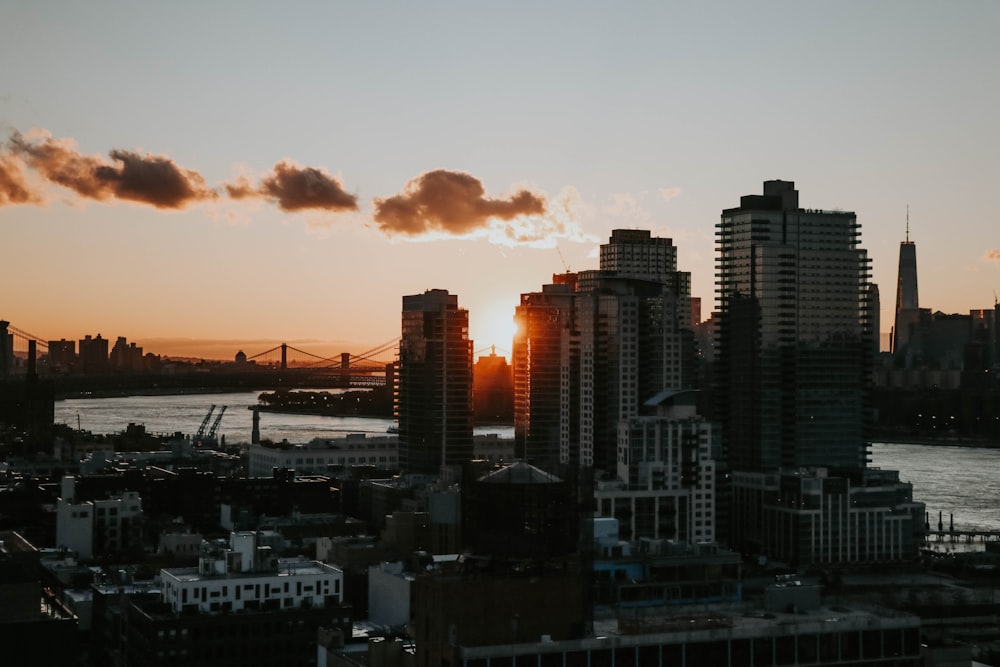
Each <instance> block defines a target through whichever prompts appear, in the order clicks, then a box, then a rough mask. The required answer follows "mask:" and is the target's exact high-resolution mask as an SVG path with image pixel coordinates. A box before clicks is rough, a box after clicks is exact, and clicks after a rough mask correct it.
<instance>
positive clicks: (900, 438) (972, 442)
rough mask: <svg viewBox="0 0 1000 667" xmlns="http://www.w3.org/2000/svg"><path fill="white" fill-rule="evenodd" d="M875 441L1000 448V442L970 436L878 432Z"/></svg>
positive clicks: (896, 443)
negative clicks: (932, 435) (930, 435)
mask: <svg viewBox="0 0 1000 667" xmlns="http://www.w3.org/2000/svg"><path fill="white" fill-rule="evenodd" d="M871 439H872V441H873V442H888V443H892V444H895V445H927V446H931V447H972V448H978V449H1000V442H998V441H996V440H991V439H989V438H969V437H963V436H947V437H928V436H905V435H890V434H878V435H874V436H872V438H871Z"/></svg>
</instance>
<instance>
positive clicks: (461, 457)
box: [395, 289, 472, 474]
mask: <svg viewBox="0 0 1000 667" xmlns="http://www.w3.org/2000/svg"><path fill="white" fill-rule="evenodd" d="M396 382H397V389H396V395H395V401H396V417H397V419H398V421H399V446H400V466H401V468H402V469H403V470H404V471H405V472H409V473H418V474H439V473H441V472H442V471H443V470H444V469H445V468H451V469H454V468H456V467H458V466H460V465H461V464H463V463H464V462H466V461H468V460H470V459H471V458H472V341H471V340H469V311H468V310H465V309H464V308H459V307H458V297H457V296H456V295H454V294H449V293H448V291H447V290H440V289H435V290H428V291H426V292H424V293H423V294H416V295H412V296H404V297H403V317H402V337H401V339H400V342H399V373H398V376H397V379H396Z"/></svg>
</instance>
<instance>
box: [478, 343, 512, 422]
mask: <svg viewBox="0 0 1000 667" xmlns="http://www.w3.org/2000/svg"><path fill="white" fill-rule="evenodd" d="M472 400H473V416H474V418H475V421H476V423H479V424H502V423H508V422H510V420H511V419H513V417H514V376H513V374H512V373H511V367H510V365H509V364H508V363H507V359H506V358H505V357H501V356H497V354H496V350H495V349H494V350H491V351H490V354H489V356H482V357H479V359H477V360H476V365H475V367H473V369H472Z"/></svg>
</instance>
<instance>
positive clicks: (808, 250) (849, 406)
mask: <svg viewBox="0 0 1000 667" xmlns="http://www.w3.org/2000/svg"><path fill="white" fill-rule="evenodd" d="M860 236H861V231H860V225H859V224H858V222H857V218H856V216H855V214H854V213H851V212H846V211H839V210H838V211H822V210H817V209H805V208H801V207H800V206H799V196H798V191H797V190H796V189H795V185H794V183H792V182H790V181H766V182H765V183H764V194H763V195H747V196H745V197H742V198H741V199H740V206H739V207H737V208H731V209H726V210H724V211H723V212H722V217H721V221H720V222H719V224H718V227H717V229H716V238H717V239H718V244H717V247H718V251H719V255H718V258H717V274H716V275H717V277H716V280H717V292H718V299H719V302H718V312H719V317H718V319H719V323H718V339H717V341H718V345H717V350H716V353H717V356H716V361H715V366H716V384H715V387H714V392H713V393H714V399H715V402H716V410H717V413H716V416H717V418H718V421H719V422H720V423H721V427H722V439H723V448H724V452H725V457H726V463H727V464H728V468H729V472H730V474H731V481H732V483H731V486H729V488H724V489H722V490H721V491H720V497H725V498H728V499H729V504H728V507H723V512H725V513H726V518H725V519H724V520H723V521H721V522H720V524H722V525H726V526H728V527H729V531H730V532H729V535H728V539H729V544H730V546H731V547H733V548H734V549H737V550H740V551H743V552H744V553H761V554H764V555H767V556H769V557H772V558H781V559H785V560H786V561H788V562H790V563H791V564H792V565H796V566H797V565H810V564H816V563H842V564H851V563H866V562H872V561H901V560H910V559H913V558H915V557H916V555H917V547H918V545H919V543H920V536H921V535H922V531H923V521H922V517H923V506H922V504H920V503H915V502H913V499H912V489H911V488H909V485H905V484H901V483H900V482H899V480H898V476H897V477H896V478H891V477H887V474H889V473H891V472H892V471H878V470H868V469H867V463H868V441H867V438H868V436H869V433H870V428H871V408H870V406H871V390H872V375H873V374H872V368H873V362H874V350H875V344H874V341H875V340H876V337H877V330H876V328H875V326H877V325H876V324H875V323H876V322H877V320H876V319H875V318H874V317H873V313H872V308H874V307H875V306H876V305H877V302H878V299H877V297H876V294H877V293H876V292H875V291H874V290H872V288H871V282H870V266H869V261H870V260H869V259H868V256H867V252H866V251H865V250H864V248H862V247H861V246H860ZM904 291H905V290H904ZM914 291H915V286H914ZM914 296H915V294H914ZM886 488H888V489H889V490H890V491H891V493H889V495H888V496H886V494H885V493H883V491H884V490H885V489H886ZM730 494H731V495H730ZM834 510H836V511H834ZM815 531H823V534H824V535H825V539H823V540H820V541H819V543H817V542H816V541H810V538H808V536H809V535H811V534H818V533H815Z"/></svg>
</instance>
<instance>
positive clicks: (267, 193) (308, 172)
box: [225, 160, 358, 211]
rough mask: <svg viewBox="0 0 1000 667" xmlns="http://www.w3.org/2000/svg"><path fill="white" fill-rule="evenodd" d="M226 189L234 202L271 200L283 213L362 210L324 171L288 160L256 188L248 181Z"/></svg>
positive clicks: (229, 185)
mask: <svg viewBox="0 0 1000 667" xmlns="http://www.w3.org/2000/svg"><path fill="white" fill-rule="evenodd" d="M225 187H226V192H228V193H229V196H230V197H232V198H233V199H245V198H248V197H257V198H263V199H268V200H270V201H273V202H275V203H276V204H277V205H278V207H279V208H281V209H282V210H283V211H301V210H305V209H318V210H324V211H356V210H358V198H357V197H356V196H354V195H352V194H350V193H348V192H346V191H345V190H344V187H343V186H342V185H341V184H340V181H338V180H337V179H336V178H334V177H333V176H330V175H329V174H327V173H326V172H324V171H323V170H321V169H316V168H314V167H300V166H298V165H296V164H294V163H292V162H290V161H288V160H282V161H281V162H279V163H278V164H276V165H275V166H274V169H273V170H271V173H269V174H268V175H266V176H265V177H264V178H262V179H261V181H260V185H258V186H256V187H254V186H253V185H251V184H250V181H249V180H247V179H246V178H239V179H237V180H236V181H235V182H233V183H227V184H226V186H225Z"/></svg>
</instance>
